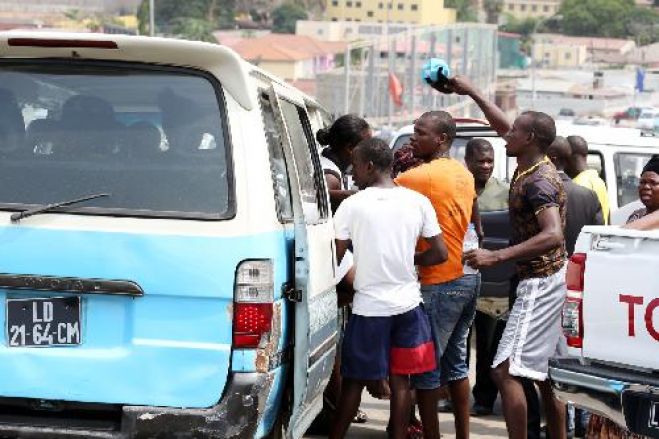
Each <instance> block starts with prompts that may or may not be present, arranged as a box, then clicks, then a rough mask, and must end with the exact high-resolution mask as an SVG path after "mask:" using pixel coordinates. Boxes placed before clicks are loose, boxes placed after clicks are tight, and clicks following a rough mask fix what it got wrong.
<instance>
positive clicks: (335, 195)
mask: <svg viewBox="0 0 659 439" xmlns="http://www.w3.org/2000/svg"><path fill="white" fill-rule="evenodd" d="M325 183H326V184H327V190H328V192H329V197H330V202H331V203H332V206H333V207H334V209H335V210H336V208H337V207H338V206H339V204H341V202H342V201H343V200H345V199H346V198H348V197H349V196H351V195H354V194H355V193H356V191H347V190H344V189H342V185H341V180H339V179H338V178H337V177H336V175H334V174H332V173H329V172H326V173H325Z"/></svg>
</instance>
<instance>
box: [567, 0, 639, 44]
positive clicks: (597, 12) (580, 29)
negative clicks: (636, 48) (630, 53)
mask: <svg viewBox="0 0 659 439" xmlns="http://www.w3.org/2000/svg"><path fill="white" fill-rule="evenodd" d="M635 8H636V5H635V4H634V0H564V1H563V3H562V4H561V8H560V14H561V15H562V16H563V20H562V23H561V28H562V30H563V32H564V33H566V34H568V35H578V36H581V35H583V36H601V37H618V38H621V37H626V36H629V30H628V22H629V19H630V18H631V16H632V14H633V13H634V10H635Z"/></svg>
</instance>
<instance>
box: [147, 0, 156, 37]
mask: <svg viewBox="0 0 659 439" xmlns="http://www.w3.org/2000/svg"><path fill="white" fill-rule="evenodd" d="M154 3H155V0H149V35H151V36H152V37H153V36H155V35H156V13H155V11H154Z"/></svg>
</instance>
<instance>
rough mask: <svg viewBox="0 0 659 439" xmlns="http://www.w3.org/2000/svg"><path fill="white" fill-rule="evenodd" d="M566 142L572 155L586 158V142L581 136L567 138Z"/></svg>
mask: <svg viewBox="0 0 659 439" xmlns="http://www.w3.org/2000/svg"><path fill="white" fill-rule="evenodd" d="M567 141H568V143H569V144H570V148H572V154H573V155H580V156H582V157H586V156H587V155H588V142H586V139H584V138H583V137H581V136H568V137H567Z"/></svg>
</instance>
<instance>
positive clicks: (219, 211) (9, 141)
mask: <svg viewBox="0 0 659 439" xmlns="http://www.w3.org/2000/svg"><path fill="white" fill-rule="evenodd" d="M225 121H226V119H225V106H224V99H223V95H222V93H221V89H220V87H219V84H218V83H217V81H216V80H214V79H212V78H211V77H210V76H206V75H205V74H202V73H200V72H197V71H194V70H189V69H178V68H166V67H157V68H156V67H150V66H144V65H141V64H124V63H101V62H89V61H77V62H72V61H70V60H67V61H66V62H64V61H58V60H47V61H34V60H24V61H20V60H9V61H8V60H4V61H2V62H0V180H1V184H0V209H3V210H26V209H30V208H34V207H38V206H41V205H45V204H49V203H56V202H60V201H66V200H71V199H75V198H78V197H82V196H85V195H89V194H97V193H107V194H109V196H107V197H101V198H97V199H94V200H90V201H86V202H83V203H79V204H76V205H73V206H69V207H67V208H66V212H74V213H86V214H101V215H115V216H146V217H150V216H155V217H173V218H195V219H226V218H230V217H232V216H233V212H234V203H233V188H232V172H231V168H230V163H231V160H229V159H228V157H229V153H230V151H229V142H228V138H227V136H226V132H227V129H226V124H225Z"/></svg>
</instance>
